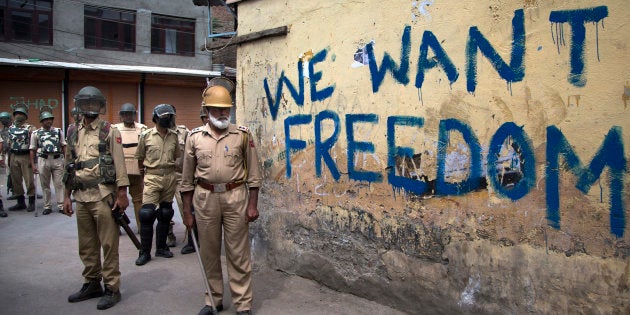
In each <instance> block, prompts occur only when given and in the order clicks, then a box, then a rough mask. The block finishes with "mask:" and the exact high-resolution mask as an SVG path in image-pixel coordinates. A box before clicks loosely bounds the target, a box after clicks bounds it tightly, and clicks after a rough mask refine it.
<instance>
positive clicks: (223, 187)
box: [212, 184, 227, 193]
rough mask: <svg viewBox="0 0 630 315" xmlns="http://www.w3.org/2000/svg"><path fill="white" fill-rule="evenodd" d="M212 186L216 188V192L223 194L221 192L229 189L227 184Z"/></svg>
mask: <svg viewBox="0 0 630 315" xmlns="http://www.w3.org/2000/svg"><path fill="white" fill-rule="evenodd" d="M212 186H213V187H212V188H214V192H218V193H221V192H226V191H227V187H226V185H225V184H214V185H212Z"/></svg>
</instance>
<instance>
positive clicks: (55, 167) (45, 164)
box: [37, 155, 64, 210]
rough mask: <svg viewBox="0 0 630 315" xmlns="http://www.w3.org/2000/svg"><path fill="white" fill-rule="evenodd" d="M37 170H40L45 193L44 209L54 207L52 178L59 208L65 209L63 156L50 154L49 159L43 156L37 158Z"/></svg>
mask: <svg viewBox="0 0 630 315" xmlns="http://www.w3.org/2000/svg"><path fill="white" fill-rule="evenodd" d="M37 170H38V171H39V182H40V184H41V185H42V192H43V194H44V209H52V205H51V201H50V180H51V178H52V182H53V186H55V196H56V197H57V209H58V210H62V209H63V196H64V193H63V185H62V183H61V180H62V178H63V172H64V160H63V157H58V158H56V159H54V158H53V156H52V155H50V156H49V157H48V158H47V159H45V158H43V157H38V158H37Z"/></svg>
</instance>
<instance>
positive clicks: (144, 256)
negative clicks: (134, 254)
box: [136, 223, 153, 266]
mask: <svg viewBox="0 0 630 315" xmlns="http://www.w3.org/2000/svg"><path fill="white" fill-rule="evenodd" d="M140 242H141V249H140V255H139V256H138V259H136V265H138V266H142V265H144V264H146V263H148V262H149V261H150V260H151V243H153V224H151V225H149V224H143V223H140Z"/></svg>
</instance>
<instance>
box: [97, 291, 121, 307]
mask: <svg viewBox="0 0 630 315" xmlns="http://www.w3.org/2000/svg"><path fill="white" fill-rule="evenodd" d="M120 298H121V295H120V290H118V291H116V292H114V291H113V290H112V288H111V287H110V286H109V285H105V294H104V295H103V297H102V298H101V299H100V300H99V301H98V304H96V309H98V310H106V309H108V308H110V307H112V306H114V305H116V303H118V302H120Z"/></svg>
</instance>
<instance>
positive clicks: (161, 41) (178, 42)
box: [151, 14, 195, 56]
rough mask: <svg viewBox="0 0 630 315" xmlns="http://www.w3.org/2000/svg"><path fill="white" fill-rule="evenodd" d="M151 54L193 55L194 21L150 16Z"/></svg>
mask: <svg viewBox="0 0 630 315" xmlns="http://www.w3.org/2000/svg"><path fill="white" fill-rule="evenodd" d="M151 52H152V53H157V54H171V55H182V56H194V55H195V20H194V19H182V18H176V17H170V16H164V15H156V14H153V15H152V16H151Z"/></svg>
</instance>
